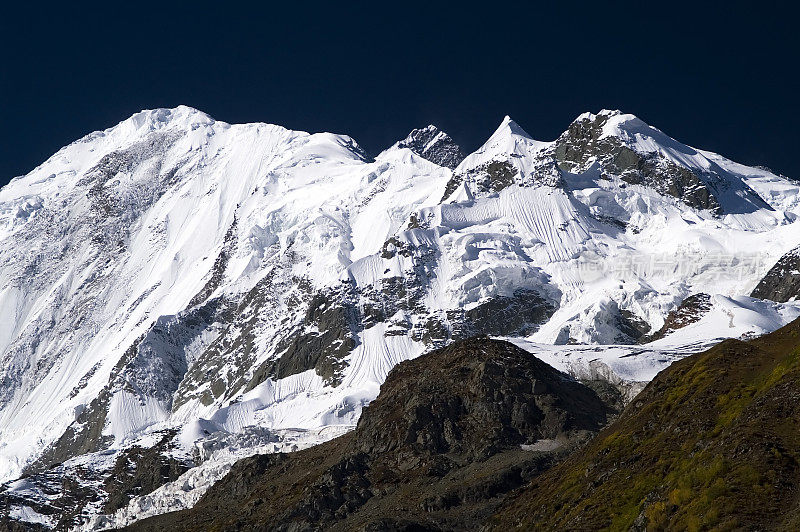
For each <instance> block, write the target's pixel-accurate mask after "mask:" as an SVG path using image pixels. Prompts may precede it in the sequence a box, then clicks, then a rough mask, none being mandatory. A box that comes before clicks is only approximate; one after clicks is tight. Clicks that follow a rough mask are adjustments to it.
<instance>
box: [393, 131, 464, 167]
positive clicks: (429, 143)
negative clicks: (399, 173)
mask: <svg viewBox="0 0 800 532" xmlns="http://www.w3.org/2000/svg"><path fill="white" fill-rule="evenodd" d="M394 147H396V148H408V149H409V150H411V151H412V152H414V153H416V154H417V155H419V156H420V157H422V158H423V159H427V160H429V161H431V162H432V163H435V164H438V165H439V166H444V167H447V168H450V169H453V168H455V167H456V166H458V164H459V163H460V162H461V161H462V160H463V159H464V153H463V152H462V151H461V147H460V146H459V145H458V144H456V143H455V141H454V140H453V139H452V138H450V136H449V135H448V134H447V133H445V132H444V131H442V130H441V129H439V128H438V127H436V126H434V125H433V124H429V125H428V126H426V127H424V128H421V129H414V130H412V131H411V133H409V134H408V136H407V137H406V138H405V139H403V140H401V141H399V142H397V143H396V144H395V146H394Z"/></svg>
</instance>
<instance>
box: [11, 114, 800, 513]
mask: <svg viewBox="0 0 800 532" xmlns="http://www.w3.org/2000/svg"><path fill="white" fill-rule="evenodd" d="M798 214H800V186H799V185H798V184H797V183H795V182H794V181H792V180H790V179H787V178H784V177H782V176H776V175H774V174H772V173H771V172H769V171H767V170H763V169H760V168H753V167H747V166H743V165H740V164H737V163H734V162H732V161H729V160H727V159H725V158H723V157H721V156H719V155H716V154H713V153H710V152H705V151H701V150H696V149H694V148H691V147H689V146H686V145H683V144H681V143H679V142H678V141H676V140H674V139H672V138H670V137H668V136H667V135H666V134H664V133H662V132H661V131H659V130H658V129H655V128H653V127H651V126H649V125H647V124H645V123H644V122H642V121H641V120H640V119H638V118H636V117H634V116H632V115H628V114H623V113H620V112H617V111H602V112H600V113H598V114H589V113H587V114H583V115H581V116H579V117H578V118H577V119H576V120H575V121H574V122H573V123H572V124H571V125H570V126H569V128H568V129H567V131H565V132H564V133H563V134H562V135H561V136H559V137H558V138H557V139H556V140H555V141H552V142H541V141H536V140H534V139H533V138H532V137H531V136H530V135H529V134H528V133H527V132H526V131H525V130H523V129H522V128H521V127H520V126H519V125H518V124H516V123H515V122H514V121H513V120H511V119H510V118H509V117H506V118H505V119H504V120H503V121H502V123H501V124H500V126H499V127H498V128H497V130H496V131H495V132H494V133H493V134H492V135H491V136H490V137H489V139H488V140H487V141H486V143H485V144H484V145H483V146H481V147H480V148H479V149H478V150H476V151H475V152H473V153H471V154H469V155H467V156H464V154H463V153H462V151H461V148H459V147H458V146H457V145H456V144H455V143H454V142H453V141H452V139H450V137H448V136H447V135H446V134H445V133H444V132H441V131H439V130H438V129H437V128H435V127H434V126H428V127H427V128H424V129H421V130H414V131H413V132H412V133H411V134H410V135H409V136H408V137H407V138H406V139H405V140H403V141H400V142H398V143H396V144H395V145H394V146H392V147H390V148H389V149H387V150H386V151H384V152H382V153H381V154H380V155H378V156H377V157H376V158H375V159H374V160H371V159H368V158H367V157H366V155H365V154H364V152H363V151H362V150H361V149H360V148H359V146H358V145H357V144H356V142H355V141H354V140H353V139H351V138H350V137H347V136H342V135H333V134H328V133H318V134H308V133H304V132H296V131H290V130H287V129H284V128H282V127H280V126H275V125H268V124H242V125H230V124H227V123H224V122H219V121H215V120H214V119H212V118H210V117H209V116H207V115H205V114H203V113H201V112H199V111H196V110H194V109H190V108H187V107H178V108H176V109H158V110H154V111H143V112H141V113H138V114H136V115H134V116H132V117H131V118H129V119H127V120H125V121H124V122H121V123H120V124H118V125H117V126H115V127H113V128H110V129H108V130H105V131H102V132H95V133H92V134H90V135H87V136H86V137H84V138H83V139H81V140H79V141H77V142H75V143H73V144H70V145H69V146H66V147H65V148H63V149H62V150H60V151H59V152H58V153H56V154H55V155H54V156H52V157H51V158H50V159H49V160H47V161H46V162H45V163H43V164H42V165H41V166H39V167H38V168H36V169H35V170H33V171H32V172H31V173H29V174H27V175H25V176H22V177H18V178H16V179H14V180H13V181H12V182H11V183H10V184H9V185H7V186H6V187H4V188H3V189H2V191H0V243H1V244H2V245H0V279H1V280H2V283H0V382H2V386H1V387H0V482H3V481H13V479H15V478H17V477H19V476H20V475H21V474H23V473H27V474H33V475H36V474H41V475H44V474H45V473H46V472H47V471H48V470H52V466H53V465H54V464H59V465H58V466H57V467H61V468H69V467H73V466H74V467H73V469H74V468H75V467H77V465H76V464H78V465H80V464H84V465H82V466H81V467H84V469H86V467H85V464H86V463H93V464H98V463H100V462H102V460H106V462H107V463H109V464H110V463H113V462H114V460H116V459H117V457H118V456H120V453H124V452H129V451H130V449H132V448H133V446H137V448H146V447H152V446H154V445H156V443H158V444H161V443H163V442H164V441H166V440H165V439H164V438H165V437H166V436H165V435H170V437H169V438H168V440H169V442H168V443H169V445H167V444H164V445H165V447H164V448H165V449H167V448H168V449H169V451H168V452H169V453H172V455H174V456H175V457H177V458H176V460H179V461H181V460H182V461H183V462H182V463H185V464H186V467H191V466H193V465H197V464H199V463H201V462H202V461H204V460H207V459H208V458H209V456H211V455H214V453H215V452H217V451H220V450H221V449H222V450H223V451H224V450H225V449H239V448H244V447H246V448H248V449H263V448H265V447H269V446H272V447H273V448H274V447H275V445H276V442H285V441H289V440H291V441H294V440H297V439H298V438H299V440H300V441H309V440H313V441H320V440H321V439H326V438H328V437H332V436H333V435H335V434H338V433H340V431H341V430H347V429H348V428H349V427H352V426H353V425H354V423H355V422H356V420H357V419H358V416H359V414H360V411H361V408H362V407H363V406H364V405H365V404H366V403H368V402H369V401H370V400H371V399H373V398H374V397H375V396H376V395H377V393H378V389H379V386H380V384H381V383H382V382H383V380H384V378H385V377H386V375H387V373H388V371H389V370H390V369H391V368H392V367H393V366H394V365H396V364H397V363H398V362H400V361H402V360H405V359H409V358H414V357H416V356H418V355H420V354H422V353H424V352H426V351H428V350H430V349H432V348H434V347H439V346H442V345H444V344H446V343H448V342H450V341H452V340H453V339H458V338H464V337H467V336H471V335H476V334H489V335H492V336H497V337H505V338H510V339H512V341H514V343H516V344H517V345H520V346H522V347H524V348H526V349H528V350H531V351H534V352H536V353H537V356H540V357H541V358H543V359H544V360H546V361H547V362H548V363H550V364H552V365H554V366H556V367H557V368H559V369H563V370H566V371H569V372H571V373H572V374H573V375H576V376H579V377H580V378H604V379H606V380H609V381H612V382H613V383H615V384H618V385H620V386H628V387H631V386H632V387H633V388H634V389H637V388H636V385H637V383H640V382H642V381H647V380H649V379H651V378H652V377H653V376H654V375H655V373H656V372H657V371H659V370H660V369H663V368H664V367H666V365H668V364H669V363H670V362H671V361H672V360H675V359H676V358H680V357H682V356H685V354H687V353H690V352H692V351H693V350H696V349H698V348H699V346H702V345H706V344H707V343H708V342H711V341H714V340H715V339H718V338H724V337H730V336H742V335H748V334H759V333H763V332H767V331H771V330H773V329H776V328H777V327H779V326H781V325H782V324H784V323H787V322H788V321H790V320H791V319H793V318H794V317H797V316H798V315H800V304H796V303H794V302H793V301H789V302H785V301H784V302H782V303H777V302H771V301H765V300H761V299H757V298H754V297H747V296H746V294H751V292H753V290H754V288H755V287H756V285H757V284H758V282H759V281H760V280H761V278H762V277H764V275H765V274H766V273H767V271H768V270H769V269H770V268H771V267H772V266H773V264H775V262H776V261H777V260H778V259H779V258H780V257H781V256H782V255H784V254H785V253H786V252H787V251H789V250H791V249H794V248H796V247H797V246H798V244H800V232H798V230H797V229H798V226H797V217H798ZM696 294H704V296H703V298H702V304H700V305H695V306H693V307H692V308H693V309H694V310H693V311H692V312H688V311H686V310H685V307H684V310H681V311H680V312H681V313H680V314H679V317H680V319H678V318H675V316H676V315H673V318H672V319H670V313H671V312H678V309H679V306H680V304H681V303H682V302H683V301H684V300H685V299H687V298H689V297H690V296H693V295H696ZM752 295H754V296H757V297H758V296H759V293H758V292H756V293H753V294H752ZM670 320H671V321H670ZM665 322H667V324H666V326H665ZM675 323H679V324H680V326H679V327H676V326H675ZM660 329H661V330H660ZM657 332H658V333H659V334H655V333H657ZM647 340H652V341H651V342H650V343H647V344H643V345H638V346H637V347H631V345H632V344H637V343H639V342H644V341H647ZM575 344H584V345H580V346H577V345H575ZM604 346H605V347H604ZM298 431H300V432H302V431H308V434H309V435H311V436H309V437H307V438H303V437H298V436H297V434H298ZM326 431H327V432H326ZM286 434H291V436H290V437H289V440H287V439H286V438H285V436H286ZM314 438H317V439H316V440H315V439H314ZM209 449H210V450H209ZM165 452H166V451H165ZM226 452H227V451H226ZM231 452H233V451H231ZM252 452H254V451H252ZM217 454H219V453H217ZM234 454H235V453H234ZM126 456H127V455H126ZM228 456H230V454H229V455H228ZM101 457H102V459H101ZM109 457H110V458H109ZM87 461H88V462H87ZM106 462H103V463H106ZM109 467H111V466H109ZM90 469H91V468H90ZM100 469H102V467H101V468H100ZM64 474H67V473H64ZM29 478H33V477H29ZM42 486H44V484H40V485H35V482H33V481H32V480H24V481H14V482H10V483H9V484H7V485H6V486H5V491H6V492H7V493H12V494H13V493H16V494H17V495H16V498H15V499H14V500H16V501H17V503H15V504H16V506H14V507H13V509H11V510H9V511H10V512H11V513H13V515H14V516H16V517H15V518H19V519H21V520H27V521H36V520H39V521H41V522H43V523H45V524H48V525H53V524H54V523H55V521H53V519H55V518H53V517H50V516H48V514H47V513H46V512H45V510H43V509H42V508H45V509H46V508H47V505H48V504H51V503H52V501H53V500H55V499H54V498H53V497H55V496H53V497H51V496H50V495H48V494H47V490H46V489H45V488H43V487H42ZM164 489H166V487H165V488H164ZM21 493H22V494H26V495H24V496H22V495H19V494H21ZM193 496H194V495H193ZM193 496H192V497H193ZM25 497H29V498H30V500H34V499H35V500H37V501H38V502H37V503H36V505H34V504H33V503H31V504H29V505H26V504H24V503H21V502H19V501H20V500H22V501H24V500H25ZM190 499H191V497H188V496H187V500H190ZM194 500H196V498H195V499H194ZM48 501H50V502H48ZM140 502H141V501H140ZM52 504H55V503H52ZM52 504H51V506H52ZM104 504H105V503H104ZM37 505H38V506H37ZM37 508H38V509H37ZM118 509H119V508H114V507H113V506H108V505H106V506H102V505H100V506H96V507H88V506H87V507H85V508H84V507H80V508H78V509H77V510H75V514H74V515H70V516H69V519H70V520H71V521H70V523H71V524H77V523H80V522H81V521H82V520H83V519H84V518H85V517H86V516H87V515H89V514H97V513H110V512H111V511H114V510H118ZM162 510H163V507H162ZM120 511H122V512H123V513H124V508H123V509H122V510H120ZM14 512H15V513H14ZM55 513H56V512H54V514H55ZM62 513H63V512H62ZM129 513H130V512H129ZM62 524H63V523H62ZM98 526H99V525H98Z"/></svg>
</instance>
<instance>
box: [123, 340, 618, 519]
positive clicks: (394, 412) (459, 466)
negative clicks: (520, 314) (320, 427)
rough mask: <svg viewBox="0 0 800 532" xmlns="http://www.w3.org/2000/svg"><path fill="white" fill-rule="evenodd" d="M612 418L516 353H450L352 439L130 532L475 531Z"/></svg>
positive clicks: (478, 345) (411, 364) (507, 349)
mask: <svg viewBox="0 0 800 532" xmlns="http://www.w3.org/2000/svg"><path fill="white" fill-rule="evenodd" d="M611 414H613V410H612V409H611V408H609V407H608V406H607V405H606V404H604V403H603V401H602V400H601V399H600V398H599V397H598V395H597V394H596V393H595V392H594V391H592V390H591V389H589V388H587V387H586V386H584V385H582V384H580V383H579V382H577V381H575V380H573V379H571V378H569V377H567V376H566V375H564V374H562V373H560V372H558V371H556V370H554V369H553V368H552V367H550V366H548V365H547V364H545V363H544V362H541V361H540V360H538V359H537V358H535V357H534V356H533V355H531V354H530V353H527V352H525V351H522V350H521V349H519V348H517V347H515V346H513V345H512V344H509V343H506V342H500V341H494V340H489V339H487V338H474V339H469V340H465V341H461V342H456V343H454V344H451V345H450V346H448V347H445V348H443V349H439V350H437V351H434V352H432V353H430V354H428V355H424V356H422V357H419V358H417V359H415V360H411V361H407V362H403V363H401V364H399V365H398V366H396V367H395V368H394V369H393V370H392V371H391V372H390V373H389V376H388V378H387V379H386V382H385V383H384V384H383V386H382V387H381V394H380V395H379V396H378V398H377V399H376V400H375V401H374V402H372V403H371V404H370V406H369V407H368V408H367V409H366V410H365V411H364V413H363V415H362V417H361V419H360V421H359V423H358V427H357V428H356V430H355V431H354V432H352V433H350V434H348V435H346V436H343V437H341V438H338V439H336V440H333V441H331V442H328V443H325V444H322V445H319V446H317V447H314V448H311V449H308V450H305V451H300V452H297V453H291V454H286V455H284V454H276V455H264V456H256V457H252V458H248V459H245V460H242V461H240V462H239V463H237V464H236V465H235V466H234V468H233V469H232V470H231V472H230V473H229V474H228V476H226V477H225V478H224V479H223V480H221V481H220V482H219V483H218V484H216V485H215V486H214V487H212V488H211V490H210V491H209V492H208V493H207V494H206V495H205V496H204V498H203V499H202V500H201V501H200V502H199V503H198V505H197V506H196V507H195V508H194V509H192V510H189V511H184V512H178V513H175V514H167V515H164V516H158V517H155V518H151V519H148V520H145V521H142V522H139V523H136V524H134V525H133V526H132V527H131V528H132V529H134V530H156V529H163V528H164V527H166V528H170V529H184V530H188V529H198V528H199V529H209V528H237V527H239V528H259V527H266V528H270V529H274V530H305V529H318V528H324V529H334V530H336V529H338V530H353V529H366V530H438V529H451V528H462V529H463V528H465V527H466V528H469V527H474V526H476V525H477V524H478V523H480V522H481V520H482V519H483V518H484V517H485V516H486V515H488V512H490V511H491V510H492V509H493V508H495V507H496V505H497V504H498V502H499V501H500V500H501V499H502V496H503V495H504V494H505V493H507V492H508V491H510V490H512V489H514V488H515V487H518V486H520V485H521V484H522V483H523V482H524V481H525V480H526V479H528V478H531V477H532V476H533V475H536V474H537V473H539V472H540V471H542V470H544V469H546V468H548V467H550V466H551V465H552V464H553V463H555V462H556V461H557V460H558V459H560V458H561V457H562V456H563V455H564V453H565V452H567V451H568V450H570V449H572V448H574V447H575V446H576V445H578V444H579V443H580V442H582V441H584V440H585V439H586V438H587V437H588V436H589V435H591V434H593V433H594V432H595V431H597V430H599V429H600V427H602V426H603V425H604V424H605V423H606V421H607V420H608V417H609V415H611Z"/></svg>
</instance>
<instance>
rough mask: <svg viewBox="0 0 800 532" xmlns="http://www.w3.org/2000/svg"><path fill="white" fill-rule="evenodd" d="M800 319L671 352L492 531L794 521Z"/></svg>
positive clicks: (798, 512) (775, 526)
mask: <svg viewBox="0 0 800 532" xmlns="http://www.w3.org/2000/svg"><path fill="white" fill-rule="evenodd" d="M799 350H800V320H796V321H794V322H793V323H791V324H790V325H787V326H786V327H784V328H782V329H779V330H778V331H776V332H774V333H771V334H768V335H765V336H762V337H760V338H758V339H756V340H752V341H750V342H742V341H739V340H726V341H724V342H722V343H720V344H718V345H717V346H715V347H714V348H712V349H710V350H708V351H706V352H704V353H699V354H697V355H692V356H691V357H688V358H686V359H684V360H681V361H679V362H676V363H674V364H673V365H672V366H670V367H669V368H668V369H666V370H664V371H663V372H661V373H660V374H659V375H658V376H657V377H656V378H655V379H654V380H653V381H652V382H651V383H650V384H649V385H648V386H647V387H646V388H645V390H644V391H643V392H642V393H641V394H639V396H637V397H636V399H635V400H634V401H633V403H631V404H630V405H629V406H628V407H627V408H626V409H625V411H624V412H623V413H622V415H621V416H620V418H619V419H618V420H616V421H615V422H614V423H612V424H611V425H610V426H609V427H607V428H606V429H605V430H604V431H602V432H601V433H600V434H599V435H598V436H597V437H596V438H595V439H594V440H593V441H592V442H591V443H590V444H589V445H588V446H586V447H585V448H584V449H582V450H581V451H579V452H578V453H576V454H575V455H573V456H571V457H569V458H568V459H567V460H566V461H564V462H563V463H562V464H559V465H558V466H556V467H555V468H553V469H552V470H550V471H548V472H546V473H545V474H543V475H541V476H539V477H537V478H535V479H534V480H533V481H532V482H531V484H529V485H528V486H527V487H525V488H524V489H523V490H521V491H520V492H518V493H519V495H518V496H517V497H516V498H515V499H514V500H513V501H510V502H509V503H507V504H506V506H505V507H504V508H503V509H502V510H501V511H500V512H499V513H498V515H497V516H495V517H494V518H493V519H492V520H491V521H490V525H491V526H490V527H489V528H493V529H495V530H508V529H510V528H512V527H513V528H519V529H523V530H526V529H527V530H530V529H534V528H535V529H542V530H601V529H608V528H611V529H618V530H684V529H695V530H700V529H708V530H710V529H716V530H733V529H736V530H797V529H798V526H800V498H799V497H798V494H800V482H799V481H798V478H800V477H799V476H798V475H800V464H798V461H797V456H798V453H800V434H798V426H800V425H799V424H798V423H799V422H800V357H798V351H799Z"/></svg>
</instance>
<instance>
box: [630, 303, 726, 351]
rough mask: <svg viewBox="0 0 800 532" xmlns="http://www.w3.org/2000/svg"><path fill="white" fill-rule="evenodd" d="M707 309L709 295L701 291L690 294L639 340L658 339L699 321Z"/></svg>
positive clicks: (709, 306)
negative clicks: (657, 326)
mask: <svg viewBox="0 0 800 532" xmlns="http://www.w3.org/2000/svg"><path fill="white" fill-rule="evenodd" d="M709 310H711V296H709V295H708V294H703V293H699V294H692V295H690V296H689V297H687V298H686V299H684V300H683V301H682V302H681V304H680V305H678V308H676V309H675V310H673V311H671V312H670V313H669V314H667V319H665V320H664V325H662V326H661V328H660V329H659V330H657V331H656V332H654V333H653V334H650V335H647V336H644V337H642V339H641V342H642V343H646V342H652V341H655V340H660V339H661V338H664V337H665V336H667V335H669V334H671V333H673V332H675V331H677V330H678V329H683V328H684V327H686V326H687V325H691V324H692V323H695V322H697V321H699V320H700V318H702V317H703V316H704V315H705V314H706V313H707V312H708V311H709Z"/></svg>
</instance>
